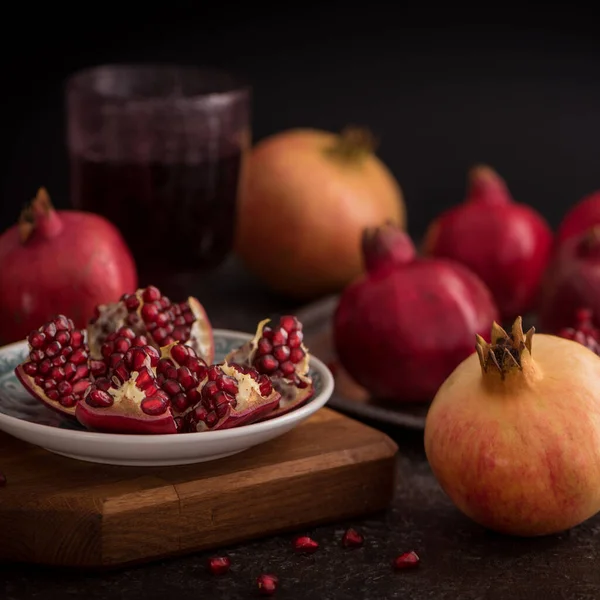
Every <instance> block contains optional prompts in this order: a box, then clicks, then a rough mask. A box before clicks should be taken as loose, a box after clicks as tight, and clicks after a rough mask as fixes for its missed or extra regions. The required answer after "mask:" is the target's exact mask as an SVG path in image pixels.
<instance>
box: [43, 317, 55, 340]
mask: <svg viewBox="0 0 600 600" xmlns="http://www.w3.org/2000/svg"><path fill="white" fill-rule="evenodd" d="M42 333H43V334H44V335H45V336H46V337H47V338H52V339H54V336H55V335H56V325H55V324H54V323H53V322H52V321H50V322H49V323H46V324H45V325H44V326H43V327H42Z"/></svg>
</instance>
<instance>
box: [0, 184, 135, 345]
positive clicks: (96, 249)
mask: <svg viewBox="0 0 600 600" xmlns="http://www.w3.org/2000/svg"><path fill="white" fill-rule="evenodd" d="M136 286H137V274H136V269H135V263H134V261H133V258H132V256H131V253H130V251H129V249H128V248H127V246H126V244H125V242H124V240H123V238H122V237H121V234H120V233H119V231H118V230H117V229H116V228H115V227H114V226H113V225H112V224H111V223H109V222H108V221H107V220H106V219H104V218H103V217H100V216H98V215H94V214H91V213H85V212H78V211H72V210H64V211H56V210H54V208H53V207H52V204H51V202H50V198H49V197H48V194H47V193H46V190H44V189H43V188H42V189H40V190H39V191H38V193H37V196H36V197H35V199H34V200H33V201H32V202H31V205H30V206H28V207H27V208H26V209H25V210H24V211H23V212H22V213H21V217H20V219H19V222H18V224H17V225H15V226H13V227H11V228H10V229H8V230H7V231H6V232H4V233H3V234H2V235H1V236H0V313H1V314H2V315H3V318H2V323H1V324H0V344H6V343H8V342H14V341H17V340H21V339H23V338H24V337H25V336H26V335H27V334H28V332H29V331H31V330H32V329H34V328H36V327H38V325H39V324H40V323H44V322H47V321H49V320H50V319H51V318H52V317H54V315H56V314H66V315H69V316H70V318H71V319H72V320H73V321H74V323H75V327H77V328H83V327H85V325H86V323H87V321H88V319H89V318H90V317H91V316H92V314H93V311H94V307H95V306H96V305H98V304H104V303H107V302H114V301H116V300H118V298H119V297H120V296H121V294H123V292H125V291H127V290H132V289H135V288H136Z"/></svg>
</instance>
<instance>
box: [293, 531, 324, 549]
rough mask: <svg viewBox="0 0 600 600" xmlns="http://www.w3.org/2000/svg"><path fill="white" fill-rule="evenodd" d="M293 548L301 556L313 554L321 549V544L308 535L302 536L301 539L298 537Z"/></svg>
mask: <svg viewBox="0 0 600 600" xmlns="http://www.w3.org/2000/svg"><path fill="white" fill-rule="evenodd" d="M292 546H293V547H294V550H295V551H296V552H298V553H299V554H312V553H313V552H316V551H317V550H318V549H319V543H318V542H316V541H315V540H313V539H312V538H311V537H308V536H307V535H301V536H300V537H297V538H296V539H295V540H294V541H293V543H292Z"/></svg>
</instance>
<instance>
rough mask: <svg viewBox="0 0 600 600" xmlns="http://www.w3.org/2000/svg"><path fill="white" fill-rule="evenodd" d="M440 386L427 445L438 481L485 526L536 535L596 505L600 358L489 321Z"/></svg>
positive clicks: (582, 516) (599, 494)
mask: <svg viewBox="0 0 600 600" xmlns="http://www.w3.org/2000/svg"><path fill="white" fill-rule="evenodd" d="M491 339H492V343H491V344H488V343H487V342H485V341H484V340H483V339H478V340H477V356H475V355H472V356H469V357H468V358H467V359H465V360H464V361H463V362H462V363H461V364H460V365H459V366H458V367H457V368H456V370H455V371H454V372H453V373H452V375H450V377H448V379H447V380H446V381H445V382H444V384H443V385H442V386H441V387H440V389H439V391H438V393H437V394H436V396H435V399H434V401H433V403H432V405H431V408H430V409H429V412H428V415H427V421H426V424H425V451H426V453H427V458H428V460H429V464H430V465H431V468H432V470H433V473H434V474H435V476H436V478H437V480H438V481H439V483H440V485H441V486H442V488H443V489H444V490H445V491H446V493H447V494H448V496H449V497H450V498H451V500H452V501H453V502H454V504H456V506H457V507H458V508H459V509H460V510H461V511H462V512H464V513H465V514H466V515H468V516H469V517H470V518H472V519H473V520H474V521H476V522H477V523H480V524H481V525H483V526H484V527H487V528H489V529H493V530H495V531H498V532H501V533H507V534H512V535H519V536H536V535H545V534H551V533H557V532H560V531H564V530H566V529H569V528H570V527H573V526H575V525H577V524H579V523H581V522H583V521H585V520H586V519H587V518H589V517H591V516H592V515H594V514H595V513H597V512H598V511H599V510H600V359H599V357H598V356H597V355H596V354H595V353H594V352H592V351H590V350H588V349H587V348H586V347H585V346H583V345H581V344H579V343H577V342H574V341H571V340H567V339H563V338H560V337H556V336H553V335H545V334H536V335H535V337H534V331H533V329H530V330H529V331H528V332H527V333H526V334H524V333H523V328H522V321H521V318H520V317H518V318H517V319H516V320H515V322H514V324H513V327H512V331H511V333H510V334H508V333H506V331H504V330H503V329H502V328H501V327H500V326H499V325H497V324H496V323H494V325H493V327H492V336H491Z"/></svg>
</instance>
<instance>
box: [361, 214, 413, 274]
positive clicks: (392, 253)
mask: <svg viewBox="0 0 600 600" xmlns="http://www.w3.org/2000/svg"><path fill="white" fill-rule="evenodd" d="M361 245H362V253H363V257H364V262H365V267H366V268H367V271H373V270H374V269H375V268H377V267H379V266H381V265H383V264H390V263H392V264H408V263H410V262H412V261H413V260H414V259H415V257H416V250H415V246H414V244H413V243H412V240H411V239H410V237H409V236H408V234H407V233H406V232H405V231H402V229H400V228H399V227H398V226H397V225H396V224H395V223H393V222H392V221H386V223H385V224H384V225H382V226H380V227H367V228H366V229H365V230H364V231H363V235H362V241H361Z"/></svg>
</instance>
